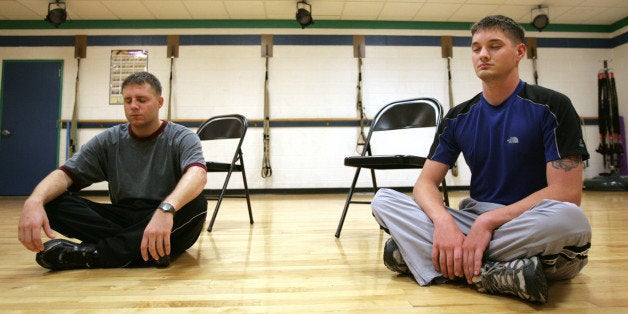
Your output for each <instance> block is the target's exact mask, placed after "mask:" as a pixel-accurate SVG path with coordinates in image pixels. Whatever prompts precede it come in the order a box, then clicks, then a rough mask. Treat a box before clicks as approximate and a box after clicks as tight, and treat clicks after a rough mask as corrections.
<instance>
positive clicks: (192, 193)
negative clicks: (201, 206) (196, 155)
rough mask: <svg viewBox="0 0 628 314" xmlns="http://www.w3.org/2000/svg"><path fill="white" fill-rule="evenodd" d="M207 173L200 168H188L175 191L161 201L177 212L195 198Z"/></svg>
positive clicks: (204, 181) (202, 186)
mask: <svg viewBox="0 0 628 314" xmlns="http://www.w3.org/2000/svg"><path fill="white" fill-rule="evenodd" d="M206 182H207V172H206V171H205V169H203V168H201V167H191V168H189V169H188V170H187V171H186V172H185V174H184V175H183V177H181V180H179V183H177V186H176V187H175V189H174V190H173V191H172V193H170V195H168V196H167V197H166V198H165V199H164V200H163V201H164V202H165V203H169V204H171V205H172V206H174V208H175V209H177V210H179V209H180V208H181V207H183V206H184V205H185V204H187V203H189V202H190V201H191V200H193V199H194V198H195V197H197V196H198V195H199V194H200V193H201V192H202V191H203V188H204V187H205V183H206Z"/></svg>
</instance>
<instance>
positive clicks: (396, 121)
mask: <svg viewBox="0 0 628 314" xmlns="http://www.w3.org/2000/svg"><path fill="white" fill-rule="evenodd" d="M442 115H443V109H442V107H441V105H440V103H439V102H438V101H437V100H436V99H433V98H417V99H409V100H402V101H397V102H393V103H390V104H388V105H386V106H384V107H383V108H382V109H380V110H379V112H378V113H377V114H376V115H375V117H374V118H373V122H372V123H371V127H370V129H369V132H368V135H367V137H366V140H365V143H364V147H363V150H362V154H361V155H360V156H350V157H346V158H345V162H344V164H345V166H350V167H356V170H355V175H354V176H353V182H352V183H351V188H350V189H349V194H348V195H347V201H346V202H345V207H344V209H343V211H342V216H341V217H340V222H339V223H338V228H337V229H336V238H339V237H340V231H342V225H343V224H344V221H345V217H346V216H347V211H348V209H349V205H350V204H370V203H371V202H370V201H354V200H352V198H353V194H354V192H355V186H356V183H357V182H358V178H359V176H360V170H361V169H362V168H367V169H370V170H371V180H372V183H373V193H375V192H377V190H378V187H377V180H376V178H375V170H388V169H420V168H423V165H425V160H426V157H422V156H415V155H402V154H399V155H373V154H372V145H371V140H372V139H373V135H374V134H375V133H378V132H382V131H392V130H402V129H412V128H424V127H435V129H436V128H438V125H439V124H440V122H441V119H442ZM375 137H377V136H375ZM432 140H433V137H430V138H429V141H430V143H431V141H432ZM442 191H443V195H444V203H445V204H446V205H447V206H449V197H448V194H447V185H446V182H445V180H443V182H442Z"/></svg>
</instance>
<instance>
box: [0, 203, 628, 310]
mask: <svg viewBox="0 0 628 314" xmlns="http://www.w3.org/2000/svg"><path fill="white" fill-rule="evenodd" d="M466 194H467V192H464V191H462V192H461V191H457V192H453V193H452V195H451V198H452V204H457V201H458V200H459V199H460V198H461V197H464V196H466ZM345 197H346V196H345V195H340V194H331V195H254V196H253V197H252V206H253V214H254V217H255V224H254V225H249V223H248V218H247V214H246V205H245V202H244V200H242V199H226V200H225V201H224V202H223V206H222V207H221V210H220V213H219V214H218V219H217V221H216V224H215V225H214V230H213V232H211V233H208V232H206V231H204V232H203V233H202V235H201V237H200V239H199V241H198V242H197V243H196V244H195V245H194V246H193V247H192V248H191V249H189V250H188V252H187V253H185V254H183V255H182V256H180V257H179V258H178V259H176V260H174V262H173V264H171V265H170V267H168V268H165V269H157V268H141V269H94V270H73V271H62V272H51V271H48V270H46V269H43V268H41V267H39V266H38V265H37V264H36V263H35V260H34V254H33V253H31V252H29V251H27V250H26V249H24V248H23V247H22V245H21V244H20V243H19V241H18V240H17V222H18V219H19V215H20V212H21V209H22V203H23V201H24V198H22V197H0V215H1V216H2V217H4V218H3V219H2V221H1V222H0V253H1V256H0V258H1V262H0V289H1V291H2V292H1V295H2V298H0V312H5V311H6V312H63V313H68V312H81V313H82V312H169V313H170V312H203V313H205V312H232V313H246V312H255V313H262V312H263V313H268V312H270V313H276V312H289V313H316V312H351V313H354V312H384V313H421V312H429V313H435V312H446V313H450V312H456V313H459V312H468V313H486V312H491V313H496V312H536V311H540V310H550V311H555V312H576V313H583V312H586V313H626V312H628V212H627V211H626V203H627V201H628V192H594V191H586V192H585V193H584V197H583V203H582V208H583V209H584V211H585V213H586V214H587V216H588V217H589V219H590V221H591V224H592V227H593V241H592V242H593V243H592V247H591V250H590V258H589V264H588V265H587V266H586V267H585V268H584V269H583V271H582V273H581V274H580V275H578V276H577V277H576V278H574V279H572V280H570V281H564V282H555V283H552V284H550V292H549V302H548V303H547V304H545V305H534V304H529V303H526V302H522V301H519V299H516V298H510V297H504V296H494V295H487V294H482V293H478V292H476V291H475V290H474V289H472V288H470V287H468V286H466V285H461V284H457V285H456V284H445V285H437V286H429V287H420V286H418V285H417V284H416V283H415V282H414V281H413V280H412V279H410V278H409V277H404V276H397V275H396V274H395V273H393V272H391V271H389V270H388V269H386V267H385V266H384V265H383V263H382V246H383V244H384V242H385V241H386V239H387V238H388V236H387V235H386V234H385V233H383V232H382V231H380V230H379V228H378V226H377V224H376V223H375V221H374V220H373V218H372V217H371V213H370V207H369V206H368V205H352V206H351V207H350V208H349V214H348V216H347V220H346V222H345V227H344V229H343V232H342V234H341V237H340V239H336V238H335V237H334V232H335V230H336V226H337V223H338V219H339V217H340V212H341V210H342V206H343V204H344V201H345ZM360 197H363V198H365V199H368V198H370V196H368V195H364V196H360ZM92 199H95V200H97V201H106V198H103V197H92ZM214 204H215V203H214V201H210V202H209V207H210V208H211V210H213V206H214Z"/></svg>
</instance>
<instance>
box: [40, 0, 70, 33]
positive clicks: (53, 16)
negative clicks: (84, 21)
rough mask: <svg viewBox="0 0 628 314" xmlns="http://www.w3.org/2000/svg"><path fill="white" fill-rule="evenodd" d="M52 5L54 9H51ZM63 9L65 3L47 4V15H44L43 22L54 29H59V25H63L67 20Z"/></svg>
mask: <svg viewBox="0 0 628 314" xmlns="http://www.w3.org/2000/svg"><path fill="white" fill-rule="evenodd" d="M53 5H54V6H55V8H52V6H53ZM65 8H66V5H65V2H61V1H60V0H56V1H55V2H50V3H48V15H46V19H45V21H47V22H48V23H50V24H52V25H54V26H55V27H59V25H61V24H63V23H65V20H66V19H67V18H68V12H67V11H66V10H65Z"/></svg>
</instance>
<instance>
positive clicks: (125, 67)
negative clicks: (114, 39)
mask: <svg viewBox="0 0 628 314" xmlns="http://www.w3.org/2000/svg"><path fill="white" fill-rule="evenodd" d="M142 71H148V50H111V70H110V82H109V104H110V105H122V104H123V103H124V100H123V99H122V82H123V81H124V79H125V78H126V77H127V76H129V75H130V74H133V73H137V72H142Z"/></svg>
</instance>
